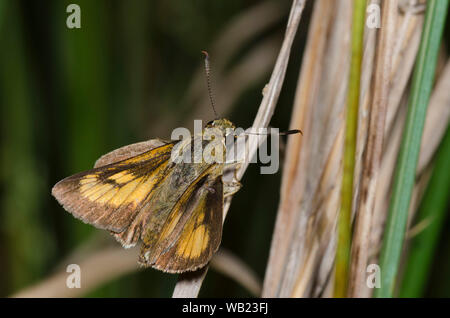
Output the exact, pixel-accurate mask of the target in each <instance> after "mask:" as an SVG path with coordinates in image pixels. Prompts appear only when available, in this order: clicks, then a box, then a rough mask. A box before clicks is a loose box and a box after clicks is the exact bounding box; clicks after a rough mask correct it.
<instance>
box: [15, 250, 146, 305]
mask: <svg viewBox="0 0 450 318" xmlns="http://www.w3.org/2000/svg"><path fill="white" fill-rule="evenodd" d="M138 253H139V249H136V248H134V249H123V248H122V247H116V248H108V249H104V250H101V251H96V252H95V253H93V254H92V255H91V256H89V257H86V258H85V259H83V260H81V261H79V262H78V263H77V264H78V265H79V266H80V268H82V269H83V281H82V285H81V288H67V285H66V280H67V279H68V275H69V274H68V273H67V272H66V271H65V270H62V271H60V272H57V273H55V274H54V275H52V276H50V277H49V278H47V279H45V280H43V281H41V282H39V283H38V284H36V285H34V286H30V287H28V288H25V289H23V290H21V291H20V292H18V293H17V294H14V295H12V297H24V298H34V297H39V298H45V297H79V296H82V295H85V294H86V293H87V292H89V291H91V290H93V289H94V288H96V287H98V286H100V285H102V284H104V283H106V282H108V281H110V280H112V279H113V278H116V277H119V276H122V275H124V274H126V273H130V272H134V271H136V270H137V269H138V265H137V263H136V258H137V257H138Z"/></svg>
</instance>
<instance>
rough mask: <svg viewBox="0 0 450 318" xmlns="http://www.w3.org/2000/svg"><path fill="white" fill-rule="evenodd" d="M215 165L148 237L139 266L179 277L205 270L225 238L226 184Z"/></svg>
mask: <svg viewBox="0 0 450 318" xmlns="http://www.w3.org/2000/svg"><path fill="white" fill-rule="evenodd" d="M220 168H221V167H220V166H217V165H212V166H211V167H210V168H208V169H207V170H205V172H204V173H203V174H202V175H201V176H199V178H197V180H196V182H194V183H192V184H191V185H190V186H189V188H188V189H187V190H186V191H185V192H184V193H183V195H182V196H181V197H180V199H179V200H178V201H177V203H176V204H175V205H174V206H173V208H172V210H171V212H170V214H169V216H168V217H167V219H166V220H165V223H164V225H163V226H162V227H161V230H160V231H158V232H157V231H155V230H153V229H151V228H150V227H149V228H148V231H147V232H146V233H144V235H143V238H142V241H143V245H142V248H141V256H140V259H139V262H140V263H141V264H142V265H144V266H152V267H154V268H157V269H160V270H163V271H166V272H171V273H178V272H184V271H192V270H195V269H197V268H200V267H203V266H204V265H206V264H207V263H208V262H209V260H210V259H211V257H212V255H213V254H214V252H215V251H217V249H218V247H219V245H220V241H221V238H222V210H223V183H222V177H221V173H220Z"/></svg>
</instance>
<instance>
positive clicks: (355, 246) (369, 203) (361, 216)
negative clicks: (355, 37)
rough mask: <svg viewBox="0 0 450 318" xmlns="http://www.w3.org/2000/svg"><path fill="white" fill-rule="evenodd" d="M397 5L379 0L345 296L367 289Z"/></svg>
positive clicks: (358, 294)
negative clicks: (370, 94)
mask: <svg viewBox="0 0 450 318" xmlns="http://www.w3.org/2000/svg"><path fill="white" fill-rule="evenodd" d="M397 5H398V1H396V0H385V1H382V8H383V11H382V23H381V32H380V37H379V41H378V46H377V60H376V70H375V78H374V88H373V97H372V107H371V109H370V122H369V133H368V141H367V147H366V150H365V156H364V163H363V169H362V181H361V185H360V187H361V188H360V190H359V193H360V195H359V200H358V202H357V209H356V211H357V212H356V220H355V229H354V234H353V242H352V256H351V264H350V268H351V270H350V281H349V297H360V296H361V295H362V293H361V291H360V290H361V289H362V288H364V289H365V288H367V286H366V284H365V280H366V267H367V259H368V251H369V243H370V240H369V237H370V227H371V221H372V213H373V209H374V204H375V192H376V185H377V181H378V175H379V169H380V166H381V158H382V150H383V138H384V126H385V120H386V106H387V104H388V98H389V88H390V74H391V67H392V54H393V48H394V43H395V42H394V40H395V26H396V20H397V15H398V11H397Z"/></svg>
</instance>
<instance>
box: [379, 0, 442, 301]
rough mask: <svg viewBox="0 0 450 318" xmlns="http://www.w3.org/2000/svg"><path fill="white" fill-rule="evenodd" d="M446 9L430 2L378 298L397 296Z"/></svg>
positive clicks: (435, 1)
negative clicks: (411, 201) (416, 173)
mask: <svg viewBox="0 0 450 318" xmlns="http://www.w3.org/2000/svg"><path fill="white" fill-rule="evenodd" d="M447 8H448V0H430V1H428V5H427V11H426V15H425V22H424V29H423V32H422V38H421V43H420V49H419V54H418V60H417V64H416V66H415V69H414V76H413V84H412V90H411V96H410V100H409V104H408V114H407V118H406V124H405V130H404V132H403V139H402V144H401V146H400V153H399V157H398V161H397V166H396V171H395V177H394V185H393V192H392V198H391V202H390V206H389V213H388V220H387V226H386V230H385V233H384V237H383V245H382V249H381V256H380V268H381V288H379V289H376V290H375V293H374V296H375V297H392V296H393V294H394V288H395V282H396V278H397V272H398V266H399V263H400V257H401V252H402V248H403V239H404V236H405V230H406V222H407V218H408V211H409V205H410V199H411V194H412V189H413V187H414V180H415V172H416V166H417V160H418V156H419V151H420V143H421V139H422V131H423V126H424V122H425V115H426V111H427V107H428V102H429V99H430V94H431V89H432V86H433V82H434V75H435V70H436V61H437V56H438V52H439V46H440V42H441V37H442V31H443V28H444V25H445V18H446V14H447Z"/></svg>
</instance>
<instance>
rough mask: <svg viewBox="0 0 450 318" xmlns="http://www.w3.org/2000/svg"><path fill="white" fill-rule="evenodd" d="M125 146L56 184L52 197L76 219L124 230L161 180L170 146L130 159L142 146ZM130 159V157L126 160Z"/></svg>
mask: <svg viewBox="0 0 450 318" xmlns="http://www.w3.org/2000/svg"><path fill="white" fill-rule="evenodd" d="M135 145H138V147H133V145H131V148H130V146H128V147H129V148H128V151H124V150H123V148H120V149H122V151H121V150H120V149H118V150H116V151H115V152H114V151H113V152H111V153H109V154H107V155H106V156H103V157H102V158H103V159H102V158H100V159H99V160H100V162H101V163H109V162H111V161H113V160H115V159H120V158H124V159H123V160H121V161H118V162H115V163H109V164H106V165H102V166H98V165H97V167H96V168H94V169H91V170H88V171H85V172H81V173H78V174H75V175H73V176H70V177H68V178H65V179H63V180H61V181H60V182H58V183H57V184H56V185H55V186H54V187H53V189H52V194H53V196H54V197H55V198H56V199H57V200H58V201H59V203H60V204H61V205H63V206H64V208H65V209H66V210H67V211H69V212H70V213H72V214H73V215H74V216H75V217H76V218H78V219H80V220H82V221H83V222H85V223H89V224H92V225H94V226H96V227H98V228H100V229H105V230H109V231H112V232H115V233H120V232H122V231H124V230H125V229H126V228H127V227H128V226H129V225H130V223H131V222H132V221H133V220H134V218H135V217H136V215H137V214H138V213H139V212H140V211H141V208H142V207H144V206H145V203H146V202H147V201H148V200H149V198H150V196H151V193H152V191H153V189H154V188H155V187H157V185H158V184H159V183H160V182H161V181H162V180H163V179H164V177H165V172H166V169H170V165H171V164H173V163H172V162H171V161H170V155H171V150H172V148H173V144H172V143H163V144H161V145H160V146H156V147H154V148H153V149H150V150H148V151H145V152H143V153H141V154H138V155H136V156H133V154H135V153H136V152H138V151H142V150H143V149H144V147H143V146H149V147H151V146H155V144H147V145H144V144H143V143H138V144H135ZM129 156H131V157H129Z"/></svg>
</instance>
